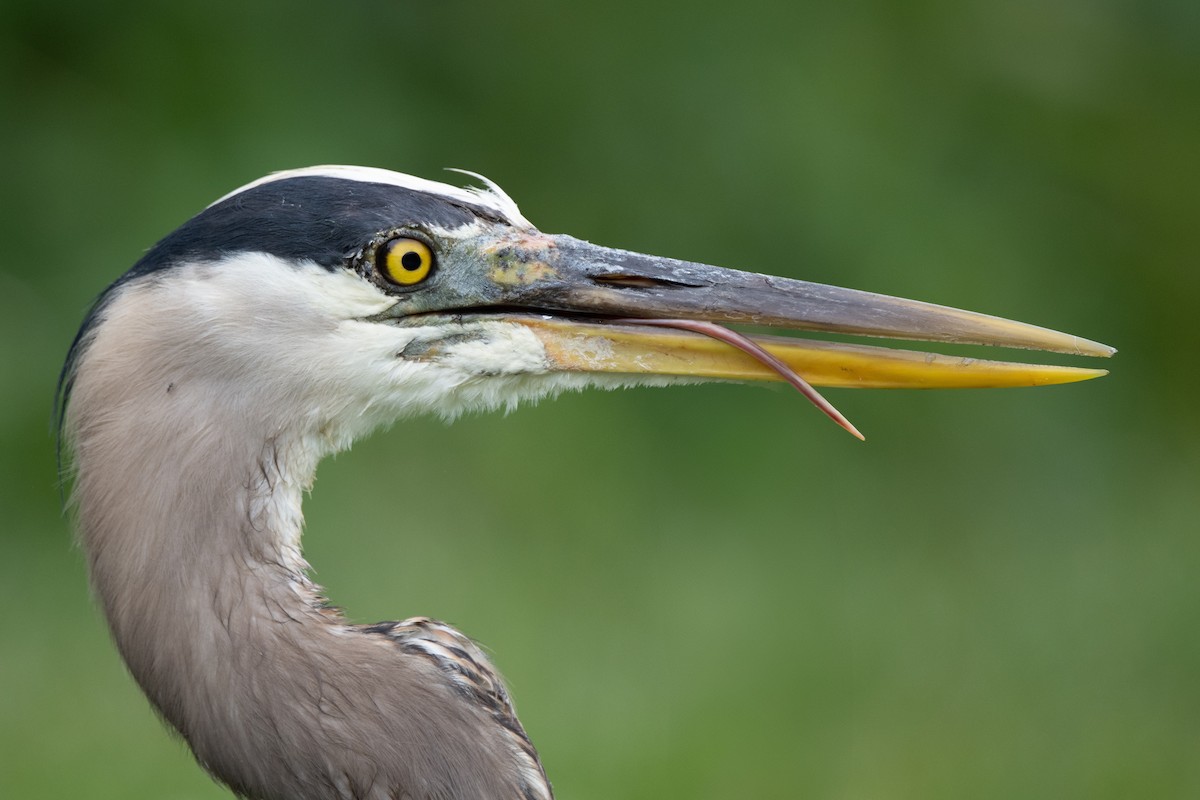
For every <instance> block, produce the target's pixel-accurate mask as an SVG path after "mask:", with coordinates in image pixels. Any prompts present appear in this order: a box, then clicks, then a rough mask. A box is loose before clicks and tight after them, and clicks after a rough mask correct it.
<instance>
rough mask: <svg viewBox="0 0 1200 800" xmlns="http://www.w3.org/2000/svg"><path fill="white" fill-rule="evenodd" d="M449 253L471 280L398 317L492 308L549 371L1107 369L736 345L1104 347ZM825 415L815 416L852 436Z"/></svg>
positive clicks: (873, 298)
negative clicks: (886, 341)
mask: <svg viewBox="0 0 1200 800" xmlns="http://www.w3.org/2000/svg"><path fill="white" fill-rule="evenodd" d="M452 249H454V250H457V251H458V255H459V256H460V258H461V259H463V260H470V261H471V262H473V263H472V269H470V270H468V273H470V274H471V275H472V277H471V278H470V279H459V280H457V281H455V283H454V284H453V285H450V284H448V285H446V286H443V287H442V288H441V289H440V290H439V291H438V292H437V294H438V295H440V297H438V298H436V301H435V307H434V308H429V309H411V310H412V311H418V312H419V311H426V313H428V312H433V313H446V312H447V311H454V312H455V313H464V312H465V313H468V314H470V313H476V312H477V313H480V314H483V315H487V316H489V317H492V316H495V315H496V314H497V313H502V314H503V315H504V318H505V319H506V320H509V321H513V322H518V323H520V324H523V325H525V326H527V327H528V328H529V329H530V330H531V331H533V333H534V334H535V335H536V336H537V337H538V338H539V339H540V340H541V341H542V343H543V344H544V346H545V349H546V353H547V358H548V360H549V362H550V368H551V369H554V370H565V371H588V372H613V373H627V374H629V373H633V374H637V373H653V374H661V375H679V376H692V377H700V378H711V379H726V380H791V381H792V383H794V384H797V382H796V381H795V380H792V377H791V375H794V376H797V377H799V378H800V379H801V380H800V383H802V384H805V385H815V386H831V387H832V386H836V387H858V388H924V389H933V388H952V387H953V388H959V387H1000V386H1039V385H1045V384H1054V383H1069V382H1073V381H1081V380H1087V379H1089V378H1096V377H1099V376H1101V375H1105V374H1107V373H1106V371H1105V370H1099V369H1082V368H1078V367H1060V366H1047V365H1035V364H1018V363H1007V362H998V361H983V360H977V359H972V358H962V357H957V356H945V355H937V354H932V353H922V352H914V351H910V350H896V349H889V348H883V347H872V346H865V345H849V344H842V343H835V342H826V341H813V340H805V339H798V338H794V337H793V338H789V337H780V336H759V335H754V336H743V335H741V334H737V333H733V332H731V331H729V330H728V329H727V328H725V327H724V325H725V324H728V323H733V324H740V325H751V326H762V327H774V328H786V329H791V330H799V331H819V332H829V333H838V334H859V335H863V336H875V337H887V338H894V339H910V340H920V341H937V342H953V343H967V344H979V345H993V346H1001V347H1014V348H1025V349H1032V350H1047V351H1053V352H1059V353H1070V354H1073V355H1086V356H1100V357H1108V356H1111V355H1112V354H1113V353H1115V352H1116V351H1115V350H1114V349H1113V348H1111V347H1109V346H1107V345H1103V344H1099V343H1097V342H1093V341H1090V340H1088V339H1082V338H1079V337H1077V336H1072V335H1069V334H1065V333H1059V332H1058V331H1053V330H1049V329H1046V328H1040V327H1037V326H1034V325H1027V324H1025V323H1021V322H1014V321H1011V320H1007V319H1002V318H999V317H993V316H989V315H986V314H978V313H974V312H971V311H962V310H959V309H955V308H948V307H946V306H939V305H934V304H931V303H922V302H919V301H915V300H905V299H901V298H897V297H889V296H887V295H880V294H873V293H870V292H862V291H857V290H854V289H842V288H839V287H836V286H827V285H824V284H819V283H809V282H806V281H800V280H793V279H789V278H780V277H774V276H770V275H760V274H756V273H750V272H742V271H739V270H734V269H726V268H722V267H713V266H708V265H705V264H696V263H690V262H685V261H676V260H673V259H667V258H659V257H656V256H648V255H643V254H640V253H633V252H629V251H625V250H617V249H611V248H606V247H599V246H596V245H593V244H589V243H588V242H584V241H581V240H578V239H574V238H572V237H570V236H561V235H547V234H542V233H539V232H536V231H514V230H512V229H507V230H504V231H500V232H497V231H488V232H487V233H483V234H480V235H478V236H472V237H468V238H466V239H463V240H459V241H457V242H455V243H454V245H453V246H452ZM456 260H457V259H456ZM714 323H715V324H714ZM726 333H728V334H729V335H728V336H727V335H725V334H726ZM764 356H765V357H764ZM789 373H790V375H789ZM797 385H798V386H799V384H797ZM812 395H816V393H815V391H814V392H812ZM812 395H810V398H812ZM817 397H818V398H819V395H817ZM814 402H817V400H816V399H814ZM818 405H820V403H818ZM826 405H828V404H826ZM831 408H832V407H829V408H825V407H823V410H825V412H826V413H829V414H830V416H833V417H834V418H835V419H838V421H839V422H840V423H843V425H844V426H845V427H847V429H849V430H851V431H852V432H854V433H856V434H857V431H855V430H854V429H853V426H850V425H849V423H846V422H845V421H844V418H841V415H840V414H836V412H834V413H830V410H831ZM835 414H836V416H835ZM839 418H840V419H839ZM859 435H860V434H859ZM860 436H861V435H860Z"/></svg>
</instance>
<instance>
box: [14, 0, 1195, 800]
mask: <svg viewBox="0 0 1200 800" xmlns="http://www.w3.org/2000/svg"><path fill="white" fill-rule="evenodd" d="M101 5H102V4H93V3H71V2H62V3H43V2H34V0H5V2H4V3H3V5H0V65H2V68H0V82H2V86H0V103H2V109H0V147H2V149H3V154H4V163H5V168H4V170H3V175H4V177H3V181H2V185H0V202H2V206H0V212H2V213H0V242H3V246H2V247H0V353H2V356H3V357H2V358H0V369H2V370H3V373H2V375H3V387H4V389H3V392H2V393H0V441H2V447H3V452H2V453H0V497H2V516H0V603H2V604H3V607H4V609H5V614H4V622H3V623H0V624H2V628H0V686H2V687H3V690H2V691H0V796H3V797H5V798H32V797H38V798H41V797H46V798H66V797H87V798H168V799H170V800H175V799H180V800H182V799H183V798H218V797H222V796H225V794H224V792H223V791H222V790H221V789H220V788H219V787H217V786H216V785H215V784H213V783H211V782H210V781H209V779H208V778H207V777H206V776H205V775H204V774H203V773H202V772H201V770H199V769H198V768H197V767H196V766H195V765H194V764H193V763H192V760H191V758H190V756H189V755H188V754H187V752H186V750H185V748H184V747H183V746H182V745H181V744H180V743H178V742H177V741H176V740H174V739H172V738H171V737H169V736H168V735H167V734H166V733H165V732H164V730H163V729H162V726H161V725H160V724H159V722H158V721H157V720H156V718H155V717H154V715H153V714H152V712H151V711H150V709H149V708H148V706H147V704H146V702H145V701H144V700H143V699H142V698H141V696H140V695H139V693H138V691H137V690H136V688H135V687H134V686H133V684H132V682H131V681H130V680H129V678H128V677H127V676H126V674H125V673H124V671H123V668H122V666H121V664H120V663H119V661H118V658H117V656H116V654H115V652H114V650H113V648H112V647H111V646H110V644H109V642H108V639H107V634H106V632H105V629H104V625H103V622H102V620H101V619H100V617H99V615H98V614H97V612H96V611H95V610H94V608H93V607H92V605H91V603H90V601H89V598H88V592H87V589H86V585H85V575H84V570H83V567H82V558H81V556H80V554H79V553H78V552H77V551H76V550H75V549H74V548H73V546H72V541H71V535H70V533H69V531H68V526H67V523H66V522H65V520H64V518H63V516H62V514H61V512H60V505H59V498H58V490H57V488H56V479H55V465H54V454H53V442H52V437H51V435H50V433H49V422H48V420H49V416H50V408H51V394H52V391H53V386H54V381H55V377H56V374H57V370H58V368H59V365H60V363H61V360H62V358H63V355H64V353H65V351H66V349H67V346H68V344H69V343H70V341H71V337H72V336H73V335H74V332H75V330H76V326H77V325H78V322H79V320H80V319H81V317H82V315H83V313H84V310H85V309H86V307H87V305H88V303H89V301H90V299H91V298H92V297H94V296H95V295H96V294H97V293H98V292H99V291H100V290H101V289H102V288H103V287H104V286H105V285H106V284H107V283H108V282H109V281H111V280H112V279H113V278H115V277H116V276H117V275H118V274H119V273H120V272H122V271H123V270H124V269H125V268H126V267H128V266H129V265H130V264H132V263H133V261H134V260H136V259H137V257H138V255H139V253H141V252H142V250H143V249H144V248H146V247H148V246H149V245H150V244H152V243H153V242H154V241H155V240H156V239H157V238H159V237H160V236H162V235H163V234H165V233H166V232H168V231H169V230H171V229H172V228H173V227H175V226H176V225H177V224H179V223H180V222H181V221H183V220H184V219H186V218H187V217H188V216H190V215H191V214H192V213H194V212H196V211H197V210H199V209H200V208H202V207H203V206H204V205H205V204H207V203H208V202H210V201H211V200H212V199H214V198H216V197H218V196H219V195H221V194H223V193H224V192H226V191H228V190H230V189H232V188H234V187H236V186H238V185H240V184H242V183H245V182H247V181H249V180H251V179H253V178H256V177H258V176H260V175H262V174H264V173H267V172H269V171H272V170H277V169H283V168H289V167H296V166H304V165H309V164H315V163H330V162H333V163H360V164H370V165H375V166H382V167H389V168H393V169H398V170H401V171H406V172H411V173H414V174H417V175H422V176H425V177H430V178H434V179H439V180H450V181H458V180H461V178H460V177H459V176H455V175H452V174H447V173H443V172H441V169H442V168H443V167H448V166H454V167H464V168H468V169H473V170H477V171H480V172H483V173H485V174H487V175H488V176H489V177H491V178H493V179H495V180H496V181H498V182H499V183H500V184H501V185H502V186H504V187H505V188H506V189H507V190H508V191H509V192H510V193H511V194H512V195H513V196H514V197H516V198H517V199H518V201H519V202H520V203H521V205H522V208H523V210H524V212H525V214H526V216H528V217H529V218H530V219H532V220H533V221H534V222H535V223H537V224H538V225H539V226H540V227H541V228H542V229H544V230H546V231H550V232H570V233H572V234H574V235H577V236H580V237H583V238H587V239H590V240H592V241H596V242H600V243H604V244H609V245H615V246H622V247H628V248H632V249H637V250H643V251H648V252H652V253H657V254H662V255H672V256H676V257H680V258H687V259H693V260H700V261H707V262H709V263H715V264H722V265H727V266H737V267H742V268H747V269H754V270H760V271H767V272H776V273H781V274H785V275H791V276H795V277H803V278H808V279H814V280H819V281H826V282H833V283H838V284H842V285H847V286H853V287H858V288H865V289H872V290H875V291H881V292H887V293H891V294H898V295H903V296H908V297H916V298H921V299H925V300H931V301H935V302H940V303H946V304H951V305H956V306H962V307H966V308H971V309H976V310H980V311H987V312H991V313H995V314H1000V315H1003V316H1010V317H1015V318H1018V319H1022V320H1026V321H1031V322H1036V323H1041V324H1045V325H1048V326H1051V327H1055V328H1060V329H1064V330H1069V331H1071V332H1075V333H1079V334H1081V335H1084V336H1088V337H1091V338H1096V339H1099V340H1101V341H1105V342H1108V343H1111V344H1113V345H1115V346H1117V347H1119V348H1120V350H1121V354H1120V355H1119V356H1118V357H1117V358H1116V359H1115V360H1114V361H1113V362H1112V364H1111V365H1110V366H1111V368H1112V369H1113V374H1112V375H1111V376H1110V377H1108V378H1106V379H1104V380H1101V381H1096V382H1091V383H1086V384H1080V385H1073V386H1065V387H1057V388H1050V389H1041V390H1008V391H980V392H973V393H953V392H947V393H921V392H892V393H886V392H883V393H853V392H845V391H840V392H839V391H831V392H830V393H829V394H830V396H831V397H832V399H833V400H834V402H836V403H837V404H838V405H839V406H840V407H841V408H842V409H843V410H844V411H845V412H846V413H847V414H848V415H849V416H850V417H851V419H853V420H854V421H855V422H856V423H857V424H858V425H859V427H861V428H862V429H863V431H864V432H865V433H866V434H867V436H868V442H867V444H865V445H863V444H860V443H858V442H856V441H854V440H853V439H851V438H850V437H849V436H847V435H846V434H844V433H843V432H841V431H840V430H838V429H837V428H836V427H835V426H833V425H831V424H829V423H828V422H827V421H826V420H824V419H823V418H822V417H821V416H820V415H819V414H817V413H815V412H814V410H813V409H812V408H811V407H809V406H808V404H807V403H805V402H804V401H803V400H802V399H800V398H799V397H798V396H796V395H795V393H793V392H789V391H784V390H774V391H772V390H768V389H761V388H753V387H744V386H707V387H696V388H679V389H670V390H639V391H629V392H623V393H620V394H616V395H611V394H600V393H593V394H584V395H572V396H568V397H564V398H562V399H559V400H557V401H555V402H553V403H547V404H543V405H542V406H540V407H537V408H525V409H521V410H519V411H517V412H516V413H514V414H512V415H510V416H509V417H507V418H502V417H500V416H484V417H473V418H469V419H465V420H462V421H460V422H458V423H456V424H454V425H453V426H449V427H447V426H446V425H444V424H442V423H440V422H436V421H432V420H420V421H416V422H410V423H405V424H403V425H402V426H399V427H397V428H396V429H394V430H392V431H391V432H390V433H388V434H385V435H380V436H376V437H375V438H373V439H371V440H369V441H366V442H363V443H361V444H360V445H359V446H358V447H356V449H355V451H354V452H353V453H351V454H348V455H345V456H342V457H340V458H339V459H337V460H335V461H331V462H329V463H326V464H325V465H323V466H322V468H321V471H320V474H319V481H318V484H317V490H316V492H315V495H314V496H313V498H312V500H311V501H310V503H309V504H308V511H309V535H308V537H307V549H308V554H309V556H310V560H311V561H312V562H313V563H314V564H315V565H316V566H317V569H318V574H317V577H318V580H320V581H321V582H322V583H323V584H325V585H326V586H327V588H328V589H329V591H330V594H331V595H332V597H333V598H334V599H335V600H336V601H338V602H339V603H341V604H343V605H344V606H345V607H346V608H347V609H348V611H349V613H350V614H351V615H352V616H353V617H354V618H356V619H358V620H361V621H374V620H377V619H388V618H397V617H402V616H407V615H410V614H417V613H422V614H431V615H435V616H439V617H442V618H445V619H447V620H450V621H452V622H454V623H455V624H457V625H459V626H460V627H461V628H462V629H464V630H465V631H467V632H469V633H470V634H472V635H473V636H475V637H477V638H478V639H480V640H481V641H482V642H484V643H485V644H487V645H488V646H489V647H491V648H492V649H493V650H494V652H495V655H496V660H497V662H498V664H499V666H500V668H501V669H502V670H503V671H504V672H505V673H506V674H507V676H508V678H509V680H510V683H511V685H512V689H513V692H514V695H515V697H516V699H517V702H518V705H519V707H520V709H521V712H522V718H523V720H524V722H525V724H526V726H527V728H528V729H529V731H530V733H531V735H532V736H533V738H534V741H535V742H536V743H537V745H538V747H539V748H540V750H541V753H542V756H543V758H544V761H545V763H546V765H547V770H548V772H549V774H550V777H551V779H552V780H553V781H554V783H555V785H556V788H557V790H558V793H559V796H560V797H562V798H564V800H565V799H566V798H571V800H588V799H589V798H611V797H623V798H661V797H689V798H730V797H772V798H774V797H779V798H783V797H821V798H962V797H972V798H1013V797H1023V798H1030V797H1045V798H1108V797H1111V798H1117V797H1197V796H1200V624H1198V623H1200V536H1198V535H1197V534H1198V533H1200V525H1198V523H1197V512H1198V511H1200V501H1198V500H1197V497H1196V495H1197V490H1198V488H1200V487H1198V485H1197V484H1198V481H1197V476H1198V475H1200V422H1198V417H1197V414H1196V413H1195V410H1194V409H1195V406H1196V401H1197V391H1196V390H1197V383H1198V382H1197V379H1196V377H1195V370H1196V367H1195V364H1194V361H1195V358H1196V353H1197V352H1198V348H1197V345H1198V344H1200V342H1198V341H1197V340H1198V338H1200V337H1198V334H1197V323H1196V319H1197V300H1200V291H1198V289H1200V271H1198V270H1197V255H1198V252H1200V251H1198V247H1197V239H1198V235H1197V228H1198V227H1200V191H1198V188H1197V187H1198V185H1200V6H1198V5H1197V4H1196V3H1195V2H1191V0H1180V1H1179V2H1165V1H1164V2H1145V1H1144V0H1125V1H1124V2H1122V1H1120V0H1108V1H1107V2H1106V1H1104V0H1061V1H1059V2H1051V3H1044V2H1032V0H1018V1H1017V2H1011V3H996V2H990V1H989V0H968V1H967V2H957V3H950V2H937V1H936V0H911V1H909V2H884V1H883V0H875V1H874V2H872V1H871V0H862V1H860V2H848V3H783V2H775V3H755V2H743V3H738V4H722V5H719V6H715V7H714V8H713V9H711V10H706V9H704V8H702V7H701V6H698V5H697V4H695V3H689V2H658V3H648V2H644V0H642V1H639V0H630V1H627V2H626V1H622V2H617V1H616V0H610V2H605V3H577V4H572V5H570V6H568V5H567V4H559V3H550V2H525V1H523V0H521V1H510V2H507V3H489V4H477V5H471V4H467V3H461V2H444V3H434V2H422V3H415V2H381V1H375V2H343V3H307V4H296V3H285V2H269V3H245V2H238V3H234V2H225V1H222V2H213V0H205V2H194V0H188V1H186V2H175V3H161V4H151V3H146V4H142V5H140V6H139V5H136V4H107V7H101ZM1049 360H1054V359H1053V357H1051V358H1050V359H1049ZM1066 361H1067V362H1071V359H1066ZM1074 363H1079V361H1078V360H1076V361H1075V362H1074ZM1089 366H1090V364H1089ZM414 481H415V482H417V483H418V485H419V490H418V491H416V492H414V491H412V486H413V484H414Z"/></svg>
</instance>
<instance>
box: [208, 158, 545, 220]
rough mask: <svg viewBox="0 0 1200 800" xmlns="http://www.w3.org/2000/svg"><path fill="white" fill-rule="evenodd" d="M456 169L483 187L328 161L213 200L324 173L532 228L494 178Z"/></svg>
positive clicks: (276, 175)
mask: <svg viewBox="0 0 1200 800" xmlns="http://www.w3.org/2000/svg"><path fill="white" fill-rule="evenodd" d="M454 172H461V173H462V174H464V175H469V176H471V177H472V178H477V179H478V180H480V181H482V182H483V183H484V188H482V189H481V188H478V187H474V186H467V187H462V188H460V187H458V186H451V185H450V184H448V183H438V182H437V181H430V180H426V179H425V178H418V177H416V176H414V175H405V174H404V173H403V172H392V171H391V170H389V169H379V168H378V167H355V166H347V165H342V164H325V165H322V166H318V167H304V168H303V169H289V170H284V171H283V172H272V173H271V174H270V175H267V176H265V177H262V178H259V179H258V180H256V181H252V182H251V183H247V184H246V185H245V186H242V187H241V188H238V189H234V190H233V191H232V192H230V193H229V194H227V195H225V196H224V197H221V198H219V199H217V200H216V201H214V202H213V203H212V204H211V205H214V206H215V205H217V203H222V202H224V201H226V200H228V199H229V198H231V197H233V196H235V195H238V194H241V193H242V192H244V191H246V190H248V189H253V188H255V187H256V186H262V185H263V184H267V183H274V182H275V181H284V180H287V179H289V178H307V177H324V178H341V179H342V180H347V181H361V182H363V183H382V184H387V185H390V186H401V187H403V188H405V189H412V190H413V191H416V192H425V193H427V194H436V195H441V196H442V197H445V198H446V199H448V200H454V201H457V202H460V203H470V204H471V205H476V206H484V207H485V208H489V209H491V210H492V211H495V212H496V213H497V214H499V215H500V216H502V217H504V218H505V219H507V220H508V221H509V222H510V223H512V224H513V225H515V226H517V227H520V228H533V224H532V223H530V222H529V220H527V219H525V215H524V214H522V213H521V209H519V208H517V204H516V203H515V202H514V201H513V199H512V198H511V197H509V196H508V194H507V193H506V192H505V191H504V190H503V189H501V188H500V187H499V186H497V185H496V184H495V183H493V182H492V181H490V180H488V179H487V178H485V177H483V176H482V175H479V174H478V173H475V172H467V171H466V170H462V169H456V170H454Z"/></svg>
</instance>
